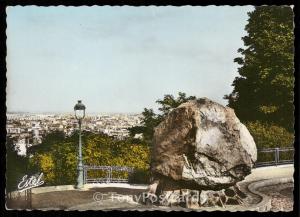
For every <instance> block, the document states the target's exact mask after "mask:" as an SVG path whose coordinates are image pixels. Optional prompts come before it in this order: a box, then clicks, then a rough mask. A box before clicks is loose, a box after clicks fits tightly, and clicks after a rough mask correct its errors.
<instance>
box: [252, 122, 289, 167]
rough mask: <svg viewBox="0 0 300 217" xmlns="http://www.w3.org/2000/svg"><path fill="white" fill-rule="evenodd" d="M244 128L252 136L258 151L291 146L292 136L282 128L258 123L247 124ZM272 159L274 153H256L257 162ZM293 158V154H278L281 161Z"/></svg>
mask: <svg viewBox="0 0 300 217" xmlns="http://www.w3.org/2000/svg"><path fill="white" fill-rule="evenodd" d="M246 126H247V128H248V130H249V132H250V133H251V135H252V136H253V138H254V141H255V143H256V146H257V148H258V149H266V148H277V147H281V148H284V147H292V146H293V142H294V135H293V134H292V133H290V132H288V131H287V130H286V129H285V128H283V127H280V126H277V125H275V124H268V123H262V122H259V121H255V122H248V123H246ZM274 157H275V154H274V152H267V153H263V152H258V156H257V162H268V161H274ZM293 158H294V156H293V152H281V153H280V159H281V160H292V159H293Z"/></svg>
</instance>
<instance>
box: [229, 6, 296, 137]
mask: <svg viewBox="0 0 300 217" xmlns="http://www.w3.org/2000/svg"><path fill="white" fill-rule="evenodd" d="M248 15H249V19H248V24H247V25H246V27H245V30H246V31H247V33H248V34H247V35H246V36H245V37H243V38H242V39H243V41H244V45H245V49H242V48H240V49H239V50H238V52H239V53H240V54H241V55H242V56H241V57H238V58H236V59H235V60H234V61H235V62H237V63H238V64H239V65H240V68H239V70H238V72H239V75H240V76H239V77H236V78H235V80H234V81H233V84H232V86H233V87H234V89H233V92H232V93H231V94H230V95H226V96H225V97H224V98H225V99H228V101H229V107H232V108H234V110H235V112H236V114H237V116H238V117H239V118H240V119H241V121H243V122H245V121H254V120H260V121H263V122H269V123H271V122H273V123H275V124H276V125H279V126H282V127H284V128H286V129H287V130H288V131H289V132H292V131H293V123H294V116H293V111H294V107H293V97H294V95H293V87H294V75H293V72H294V68H293V61H294V59H293V58H294V44H293V41H294V35H293V11H292V9H291V7H289V6H259V7H255V10H254V11H253V12H249V13H248Z"/></svg>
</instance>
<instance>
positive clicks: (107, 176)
mask: <svg viewBox="0 0 300 217" xmlns="http://www.w3.org/2000/svg"><path fill="white" fill-rule="evenodd" d="M89 171H103V172H104V174H102V175H101V177H91V176H89V174H88V172H89ZM114 172H116V173H118V172H123V173H127V178H120V177H116V176H114ZM132 172H133V168H132V167H125V166H87V165H85V166H84V167H83V179H84V184H88V183H127V182H128V176H129V175H130V173H132ZM103 176H104V177H103Z"/></svg>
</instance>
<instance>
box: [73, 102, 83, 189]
mask: <svg viewBox="0 0 300 217" xmlns="http://www.w3.org/2000/svg"><path fill="white" fill-rule="evenodd" d="M74 111H75V117H76V119H77V120H78V125H79V144H78V167H77V170H78V177H77V185H76V188H78V189H81V188H82V187H83V163H82V144H81V123H82V119H83V118H84V117H85V105H83V104H82V102H81V100H78V103H77V104H76V105H75V106H74Z"/></svg>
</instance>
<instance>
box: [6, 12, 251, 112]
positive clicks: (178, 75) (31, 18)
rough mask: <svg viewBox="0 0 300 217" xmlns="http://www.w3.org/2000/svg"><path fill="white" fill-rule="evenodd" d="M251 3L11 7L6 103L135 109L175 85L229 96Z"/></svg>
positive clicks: (31, 108)
mask: <svg viewBox="0 0 300 217" xmlns="http://www.w3.org/2000/svg"><path fill="white" fill-rule="evenodd" d="M253 9H254V8H253V7H252V6H235V7H230V6H219V7H217V6H208V7H192V6H187V7H128V6H124V7H109V6H105V7H95V6H94V7H77V8H76V7H62V6H60V7H35V6H27V7H20V6H16V7H9V8H8V9H7V31H6V32H7V110H8V112H12V111H23V112H72V111H73V107H74V104H75V103H76V102H77V99H82V100H83V103H84V104H85V105H86V106H87V112H98V113H101V112H122V113H127V112H134V113H136V112H141V111H142V110H143V108H144V107H147V108H157V105H156V103H155V101H156V100H157V99H161V98H163V96H164V95H165V94H173V95H177V93H178V92H179V91H181V92H186V93H187V95H195V96H197V97H208V98H210V99H212V100H215V101H217V102H219V103H221V104H223V105H226V104H227V102H226V101H225V100H223V99H222V98H223V96H224V95H225V94H229V93H230V92H231V91H232V87H231V84H232V81H233V79H234V77H236V76H237V75H238V73H237V67H238V65H237V64H236V63H234V62H233V59H234V58H235V57H237V56H239V54H238V53H237V49H238V48H240V47H243V42H242V40H241V37H242V36H244V35H245V34H246V32H245V31H244V28H245V25H246V24H247V19H248V15H247V12H249V11H252V10H253Z"/></svg>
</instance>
